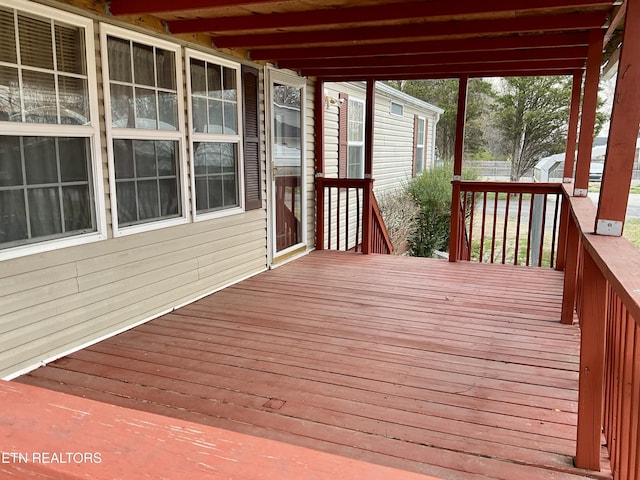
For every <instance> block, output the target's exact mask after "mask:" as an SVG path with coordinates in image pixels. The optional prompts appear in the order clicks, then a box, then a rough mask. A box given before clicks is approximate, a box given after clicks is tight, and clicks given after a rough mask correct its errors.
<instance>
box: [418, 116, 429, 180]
mask: <svg viewBox="0 0 640 480" xmlns="http://www.w3.org/2000/svg"><path fill="white" fill-rule="evenodd" d="M420 122H422V138H420V135H419V133H420ZM426 138H427V118H426V117H423V116H421V115H418V123H417V128H416V175H419V174H421V173H422V172H424V171H425V169H426V166H427V142H426V141H425V140H426ZM420 148H422V158H419V157H418V150H419V149H420ZM418 166H420V167H421V168H420V169H418Z"/></svg>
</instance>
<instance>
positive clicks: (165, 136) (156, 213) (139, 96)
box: [101, 24, 187, 235]
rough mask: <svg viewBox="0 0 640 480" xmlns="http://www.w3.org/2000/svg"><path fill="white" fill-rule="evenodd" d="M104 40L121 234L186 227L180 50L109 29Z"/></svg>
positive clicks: (103, 29) (113, 187)
mask: <svg viewBox="0 0 640 480" xmlns="http://www.w3.org/2000/svg"><path fill="white" fill-rule="evenodd" d="M101 41H102V49H103V51H104V52H106V55H105V56H104V57H103V72H104V76H105V81H104V84H105V98H106V99H107V102H106V108H105V110H106V115H105V116H106V120H107V140H108V142H109V147H108V150H109V154H110V167H111V168H110V175H111V197H112V211H113V212H115V215H114V234H116V235H118V234H124V233H134V232H139V231H143V230H148V229H150V228H158V227H161V226H164V225H171V224H176V223H183V222H185V221H186V216H185V212H186V210H187V208H185V204H184V197H185V195H184V193H185V192H184V190H185V189H184V185H183V178H184V166H183V163H184V154H183V145H184V140H183V138H184V131H183V127H182V125H184V120H183V114H182V111H183V108H182V78H181V68H180V65H181V56H180V47H179V46H177V45H174V44H171V43H167V42H163V41H161V40H158V39H155V38H150V37H147V36H144V35H138V34H134V33H132V32H128V31H126V30H123V29H119V28H116V27H112V26H110V25H104V24H103V25H101ZM136 226H137V227H138V228H135V227H136Z"/></svg>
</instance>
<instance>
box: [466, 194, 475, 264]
mask: <svg viewBox="0 0 640 480" xmlns="http://www.w3.org/2000/svg"><path fill="white" fill-rule="evenodd" d="M469 194H470V195H471V214H470V215H469V255H468V258H467V260H471V253H472V250H473V215H474V214H475V211H476V194H475V192H469Z"/></svg>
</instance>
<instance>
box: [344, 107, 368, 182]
mask: <svg viewBox="0 0 640 480" xmlns="http://www.w3.org/2000/svg"><path fill="white" fill-rule="evenodd" d="M348 102H349V112H348V115H349V124H348V132H347V140H348V155H347V177H349V178H364V102H363V101H361V100H356V99H352V98H350V99H349V100H348Z"/></svg>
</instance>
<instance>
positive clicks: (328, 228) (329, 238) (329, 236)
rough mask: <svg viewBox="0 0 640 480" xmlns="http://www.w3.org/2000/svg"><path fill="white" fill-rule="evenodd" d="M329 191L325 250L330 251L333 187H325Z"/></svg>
mask: <svg viewBox="0 0 640 480" xmlns="http://www.w3.org/2000/svg"><path fill="white" fill-rule="evenodd" d="M327 188H328V190H329V195H328V196H329V205H328V206H329V217H328V218H329V222H328V225H327V250H331V219H332V218H333V211H332V203H333V187H327Z"/></svg>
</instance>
